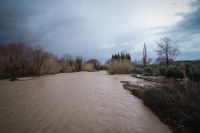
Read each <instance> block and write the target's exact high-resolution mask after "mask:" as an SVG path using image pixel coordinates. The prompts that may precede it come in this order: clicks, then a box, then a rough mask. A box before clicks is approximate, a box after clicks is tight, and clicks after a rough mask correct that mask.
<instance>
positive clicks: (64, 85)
mask: <svg viewBox="0 0 200 133" xmlns="http://www.w3.org/2000/svg"><path fill="white" fill-rule="evenodd" d="M120 80H134V79H131V77H129V76H128V75H120V76H119V75H114V76H110V75H107V74H106V72H104V71H101V72H93V73H88V72H80V73H69V74H58V75H51V76H43V77H37V78H35V79H32V80H28V81H16V82H10V81H5V80H4V81H0V132H1V133H10V132H11V133H12V132H13V133H21V132H24V133H36V132H37V133H64V132H67V133H140V132H141V133H145V132H146V133H165V132H171V131H170V130H169V129H168V127H167V126H165V125H164V124H163V123H161V122H160V121H159V120H158V118H157V117H156V116H155V115H153V113H152V112H151V111H149V109H148V108H146V107H145V106H144V105H143V103H142V101H140V100H139V99H137V98H136V97H134V96H132V95H131V94H129V93H128V92H127V91H126V90H124V89H123V88H122V84H121V83H120Z"/></svg>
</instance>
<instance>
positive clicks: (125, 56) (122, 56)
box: [111, 52, 131, 60]
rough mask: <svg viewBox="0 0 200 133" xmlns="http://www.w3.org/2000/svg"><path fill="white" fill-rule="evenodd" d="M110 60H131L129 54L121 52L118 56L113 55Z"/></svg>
mask: <svg viewBox="0 0 200 133" xmlns="http://www.w3.org/2000/svg"><path fill="white" fill-rule="evenodd" d="M111 60H131V56H130V54H129V53H125V52H121V53H118V54H113V55H112V57H111Z"/></svg>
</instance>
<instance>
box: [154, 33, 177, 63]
mask: <svg viewBox="0 0 200 133" xmlns="http://www.w3.org/2000/svg"><path fill="white" fill-rule="evenodd" d="M157 44H158V50H156V52H157V53H158V56H159V57H158V58H163V59H164V60H165V63H166V65H167V66H168V65H169V63H170V61H171V60H173V59H174V58H175V57H176V56H178V55H179V54H180V51H179V49H178V47H177V46H176V42H175V41H173V40H172V39H170V38H169V37H163V38H161V39H160V41H159V42H157Z"/></svg>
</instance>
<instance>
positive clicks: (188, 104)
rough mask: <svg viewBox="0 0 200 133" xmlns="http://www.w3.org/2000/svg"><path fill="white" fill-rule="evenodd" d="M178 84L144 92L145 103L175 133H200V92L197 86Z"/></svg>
mask: <svg viewBox="0 0 200 133" xmlns="http://www.w3.org/2000/svg"><path fill="white" fill-rule="evenodd" d="M189 88H190V89H189V92H188V93H185V91H183V90H186V88H185V86H183V85H180V84H178V82H177V83H176V85H173V86H172V87H169V86H165V87H158V88H157V89H148V90H146V91H144V94H143V101H144V103H145V104H146V105H147V106H149V107H150V108H151V109H152V110H153V111H154V112H155V113H156V114H157V115H158V116H159V118H160V119H161V120H162V121H163V122H164V123H166V124H168V125H170V126H171V127H172V129H173V130H174V132H175V133H193V132H194V133H196V132H200V97H199V95H200V90H199V88H198V87H197V86H193V87H192V86H189Z"/></svg>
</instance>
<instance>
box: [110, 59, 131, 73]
mask: <svg viewBox="0 0 200 133" xmlns="http://www.w3.org/2000/svg"><path fill="white" fill-rule="evenodd" d="M132 70H133V65H132V63H131V61H130V60H112V61H110V62H109V63H108V64H107V71H108V73H109V74H130V73H131V71H132Z"/></svg>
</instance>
